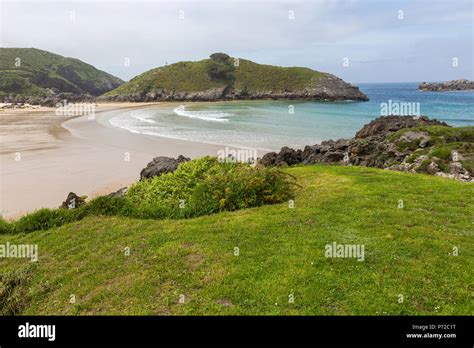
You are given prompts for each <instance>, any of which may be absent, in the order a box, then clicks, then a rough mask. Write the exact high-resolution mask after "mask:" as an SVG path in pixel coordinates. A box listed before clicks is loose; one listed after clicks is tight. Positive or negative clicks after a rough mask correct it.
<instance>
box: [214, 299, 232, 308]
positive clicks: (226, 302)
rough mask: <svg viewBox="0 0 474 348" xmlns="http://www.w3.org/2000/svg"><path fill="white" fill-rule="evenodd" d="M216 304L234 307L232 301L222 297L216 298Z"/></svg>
mask: <svg viewBox="0 0 474 348" xmlns="http://www.w3.org/2000/svg"><path fill="white" fill-rule="evenodd" d="M216 303H217V304H220V305H222V306H224V307H234V304H233V303H232V301H231V300H229V299H227V298H223V299H220V300H217V301H216Z"/></svg>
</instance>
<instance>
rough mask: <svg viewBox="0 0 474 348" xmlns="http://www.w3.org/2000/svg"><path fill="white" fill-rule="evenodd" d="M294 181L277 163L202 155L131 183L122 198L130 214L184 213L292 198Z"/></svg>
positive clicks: (173, 215) (237, 207)
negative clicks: (130, 207) (131, 209)
mask: <svg viewBox="0 0 474 348" xmlns="http://www.w3.org/2000/svg"><path fill="white" fill-rule="evenodd" d="M294 185H295V184H294V180H293V179H292V177H291V176H289V175H288V174H284V173H282V172H281V171H279V170H278V169H276V168H263V167H262V168H259V167H252V166H250V165H249V164H244V163H220V162H218V161H217V159H216V158H210V157H204V158H201V159H198V160H194V161H190V162H186V163H183V164H181V165H180V166H179V167H178V169H177V170H176V171H175V172H174V173H168V174H164V175H161V176H158V177H154V178H152V179H150V180H144V181H141V182H138V183H136V184H135V185H133V186H132V187H131V188H130V189H129V191H128V193H127V196H126V199H127V200H128V201H129V202H130V203H131V204H133V205H134V212H133V216H134V217H141V218H144V217H148V218H161V217H169V218H184V217H193V216H200V215H204V214H211V213H214V212H218V211H223V210H228V211H232V210H237V209H243V208H248V207H255V206H260V205H263V204H273V203H279V202H283V201H285V200H287V199H289V198H291V197H293V188H294ZM180 203H182V205H181V207H180Z"/></svg>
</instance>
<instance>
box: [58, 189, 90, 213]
mask: <svg viewBox="0 0 474 348" xmlns="http://www.w3.org/2000/svg"><path fill="white" fill-rule="evenodd" d="M85 203H86V201H85V200H84V199H83V198H81V197H79V196H78V195H76V194H75V193H74V192H69V194H68V195H67V198H66V200H65V201H64V202H63V204H61V206H60V207H59V208H62V209H75V208H79V207H80V206H81V205H84V204H85Z"/></svg>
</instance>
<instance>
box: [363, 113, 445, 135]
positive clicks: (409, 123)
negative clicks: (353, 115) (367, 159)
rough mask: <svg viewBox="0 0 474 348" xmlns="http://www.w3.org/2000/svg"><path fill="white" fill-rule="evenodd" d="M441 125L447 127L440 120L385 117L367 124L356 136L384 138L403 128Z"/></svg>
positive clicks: (422, 117)
mask: <svg viewBox="0 0 474 348" xmlns="http://www.w3.org/2000/svg"><path fill="white" fill-rule="evenodd" d="M429 125H440V126H447V124H446V123H444V122H440V121H438V120H430V119H428V117H426V116H420V117H412V116H384V117H379V118H376V119H375V120H373V121H371V122H370V123H369V124H366V125H365V126H364V127H362V129H361V130H360V131H358V132H357V133H356V135H355V137H356V138H358V139H363V138H367V137H370V136H378V137H380V138H383V137H385V136H386V135H387V133H390V132H396V131H397V130H399V129H402V128H412V127H419V126H429Z"/></svg>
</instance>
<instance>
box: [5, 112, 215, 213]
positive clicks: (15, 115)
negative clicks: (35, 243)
mask: <svg viewBox="0 0 474 348" xmlns="http://www.w3.org/2000/svg"><path fill="white" fill-rule="evenodd" d="M156 105H157V103H152V104H151V103H150V104H146V103H141V104H138V103H135V104H133V103H120V104H102V105H98V107H97V108H96V113H95V116H94V118H93V119H91V117H89V116H80V117H75V118H71V117H66V116H56V115H55V113H54V110H53V109H51V108H42V109H41V110H10V111H8V110H5V111H2V112H0V143H1V148H0V212H1V215H2V216H3V217H4V218H7V219H12V218H17V217H19V216H21V215H24V214H25V213H28V212H32V211H34V210H36V209H39V208H42V207H47V208H56V207H58V206H59V205H60V204H61V202H62V201H64V200H65V198H66V196H67V194H68V193H69V192H75V193H76V194H78V195H87V196H88V197H89V198H91V197H95V196H98V195H101V194H107V193H110V192H114V191H116V190H118V189H120V188H122V187H124V186H128V185H130V184H131V183H133V182H135V181H137V180H138V179H139V175H140V171H141V169H142V168H144V167H145V166H146V164H147V163H148V162H150V161H151V160H152V158H153V157H156V156H173V157H176V156H178V155H185V156H187V157H191V158H195V157H200V156H204V155H214V156H215V155H216V154H217V151H218V150H219V149H222V146H219V145H210V144H203V143H195V142H189V141H182V140H175V139H168V138H161V137H156V136H147V135H143V134H134V133H131V132H129V131H127V130H124V129H120V128H116V127H113V126H111V125H110V124H109V122H108V120H109V119H110V118H111V117H114V116H116V115H117V114H119V113H122V112H127V111H129V110H131V109H141V108H146V107H150V106H156Z"/></svg>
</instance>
